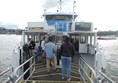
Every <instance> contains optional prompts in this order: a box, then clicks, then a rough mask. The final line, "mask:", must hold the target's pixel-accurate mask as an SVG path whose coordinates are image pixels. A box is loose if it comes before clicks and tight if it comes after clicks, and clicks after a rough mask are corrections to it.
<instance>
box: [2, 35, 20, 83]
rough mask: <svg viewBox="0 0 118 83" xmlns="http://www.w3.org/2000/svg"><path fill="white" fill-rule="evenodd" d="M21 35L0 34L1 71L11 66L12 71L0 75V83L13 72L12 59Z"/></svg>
mask: <svg viewBox="0 0 118 83" xmlns="http://www.w3.org/2000/svg"><path fill="white" fill-rule="evenodd" d="M20 41H21V36H20V35H1V34H0V63H1V64H0V72H1V71H3V70H5V69H7V68H10V71H9V72H8V73H6V74H5V75H4V76H0V83H2V82H3V81H4V80H6V79H7V77H8V76H9V74H10V73H11V60H12V52H13V48H14V47H15V45H16V44H18V43H20Z"/></svg>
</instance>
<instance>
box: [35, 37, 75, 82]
mask: <svg viewBox="0 0 118 83" xmlns="http://www.w3.org/2000/svg"><path fill="white" fill-rule="evenodd" d="M74 51H75V50H74V46H73V44H72V43H70V39H69V37H67V36H66V37H64V40H63V43H62V44H61V46H60V49H59V56H60V57H61V61H62V79H65V78H67V80H68V81H70V80H71V78H70V75H71V62H72V57H73V56H74ZM56 52H57V47H56V45H55V43H54V40H53V37H52V36H49V37H48V38H46V37H45V38H44V39H43V41H42V42H41V46H39V47H38V49H37V53H36V54H37V55H38V56H39V58H38V60H41V59H40V57H42V56H43V57H44V54H45V58H46V67H47V72H48V73H50V72H51V69H50V64H52V66H53V71H55V72H58V70H57V69H56Z"/></svg>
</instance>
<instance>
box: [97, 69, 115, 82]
mask: <svg viewBox="0 0 118 83" xmlns="http://www.w3.org/2000/svg"><path fill="white" fill-rule="evenodd" d="M99 73H100V75H102V76H103V77H104V78H105V80H106V81H108V82H110V83H116V82H114V81H113V80H112V79H111V78H109V77H108V76H107V75H106V74H105V73H103V72H102V71H99Z"/></svg>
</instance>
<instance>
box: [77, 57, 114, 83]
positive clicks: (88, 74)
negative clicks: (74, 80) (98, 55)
mask: <svg viewBox="0 0 118 83" xmlns="http://www.w3.org/2000/svg"><path fill="white" fill-rule="evenodd" d="M79 73H80V83H81V82H82V83H83V82H84V83H116V82H114V81H113V80H112V79H111V78H109V77H108V76H107V75H106V74H105V73H103V72H102V71H101V70H99V74H100V76H99V77H98V79H96V78H97V77H96V74H95V71H94V69H93V68H92V67H91V66H90V65H89V64H88V63H87V62H86V61H85V60H84V59H83V58H82V57H81V56H80V57H79Z"/></svg>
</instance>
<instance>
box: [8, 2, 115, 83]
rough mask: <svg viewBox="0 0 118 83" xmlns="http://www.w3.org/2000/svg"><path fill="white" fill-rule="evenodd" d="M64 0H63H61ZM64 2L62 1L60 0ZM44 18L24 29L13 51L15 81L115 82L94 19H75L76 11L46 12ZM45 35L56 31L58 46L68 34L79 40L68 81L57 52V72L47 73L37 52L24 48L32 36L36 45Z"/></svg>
mask: <svg viewBox="0 0 118 83" xmlns="http://www.w3.org/2000/svg"><path fill="white" fill-rule="evenodd" d="M60 1H61V0H60ZM60 3H61V2H60ZM44 17H45V21H44V22H28V25H27V30H25V31H23V33H22V41H21V43H20V44H19V45H17V46H16V48H15V49H14V51H13V61H12V62H13V64H12V72H13V73H12V75H11V76H10V79H11V80H9V81H8V82H12V83H115V82H114V81H113V80H112V79H111V78H109V77H108V76H107V75H106V73H105V71H106V63H105V59H104V55H103V52H102V50H101V48H100V46H99V44H98V42H97V32H95V31H93V27H92V26H91V25H92V23H90V22H74V19H75V18H76V17H77V14H75V13H67V12H66V13H62V12H56V13H48V12H45V13H44ZM45 35H52V36H53V37H54V39H55V40H56V45H57V47H58V49H59V48H60V45H61V41H62V40H63V37H64V36H65V35H68V36H69V37H70V38H73V39H74V40H76V41H78V43H77V44H76V45H75V46H76V47H77V49H76V54H75V58H74V61H73V63H72V70H71V78H72V80H71V81H69V82H67V81H66V80H62V79H61V61H60V59H59V56H58V52H57V55H56V56H57V68H58V70H59V72H57V73H51V74H47V73H46V66H45V65H46V64H45V63H40V64H36V56H35V55H34V54H29V53H27V52H26V51H24V50H23V46H24V45H25V44H26V43H27V42H28V39H29V38H30V37H32V38H33V39H34V41H35V43H36V47H38V46H39V45H40V42H41V40H42V38H43V37H44V36H45Z"/></svg>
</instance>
